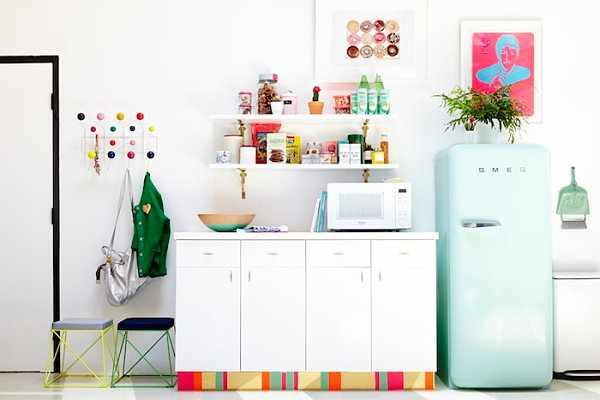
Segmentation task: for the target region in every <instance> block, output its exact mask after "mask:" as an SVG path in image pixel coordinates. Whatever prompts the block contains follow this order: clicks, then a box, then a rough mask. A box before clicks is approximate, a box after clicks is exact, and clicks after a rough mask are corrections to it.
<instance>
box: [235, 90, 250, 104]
mask: <svg viewBox="0 0 600 400" xmlns="http://www.w3.org/2000/svg"><path fill="white" fill-rule="evenodd" d="M251 105H252V93H251V92H239V93H238V106H251Z"/></svg>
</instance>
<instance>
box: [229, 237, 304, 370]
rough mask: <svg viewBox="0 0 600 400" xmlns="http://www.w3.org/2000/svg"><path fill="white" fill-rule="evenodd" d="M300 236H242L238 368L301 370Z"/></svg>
mask: <svg viewBox="0 0 600 400" xmlns="http://www.w3.org/2000/svg"><path fill="white" fill-rule="evenodd" d="M304 253H305V251H304V241H301V240H296V241H242V283H241V285H242V288H241V289H242V302H241V310H242V323H241V324H242V326H241V365H242V371H304V369H305V353H304V344H305V335H304V323H305V297H304V294H305V269H304Z"/></svg>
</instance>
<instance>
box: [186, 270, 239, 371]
mask: <svg viewBox="0 0 600 400" xmlns="http://www.w3.org/2000/svg"><path fill="white" fill-rule="evenodd" d="M176 280H177V295H176V301H177V303H176V323H177V335H176V341H177V346H176V347H177V359H176V369H177V371H239V370H240V269H239V268H223V267H219V268H178V269H177V279H176Z"/></svg>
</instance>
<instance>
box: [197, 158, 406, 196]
mask: <svg viewBox="0 0 600 400" xmlns="http://www.w3.org/2000/svg"><path fill="white" fill-rule="evenodd" d="M208 167H209V168H212V169H237V170H239V172H240V180H241V184H242V199H245V198H246V177H247V176H248V173H247V172H246V171H248V170H251V169H253V170H259V171H260V170H262V171H275V170H279V171H283V170H287V171H302V170H304V171H310V170H313V171H314V170H321V171H322V170H329V171H336V170H337V171H347V170H362V171H363V173H362V176H363V179H364V181H365V183H366V182H368V181H369V171H370V170H372V169H381V170H392V169H397V168H398V164H217V163H212V164H208Z"/></svg>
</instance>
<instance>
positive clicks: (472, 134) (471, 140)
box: [463, 129, 477, 144]
mask: <svg viewBox="0 0 600 400" xmlns="http://www.w3.org/2000/svg"><path fill="white" fill-rule="evenodd" d="M476 136H477V131H475V130H472V131H468V130H466V129H463V143H464V144H475V143H477V141H476Z"/></svg>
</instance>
